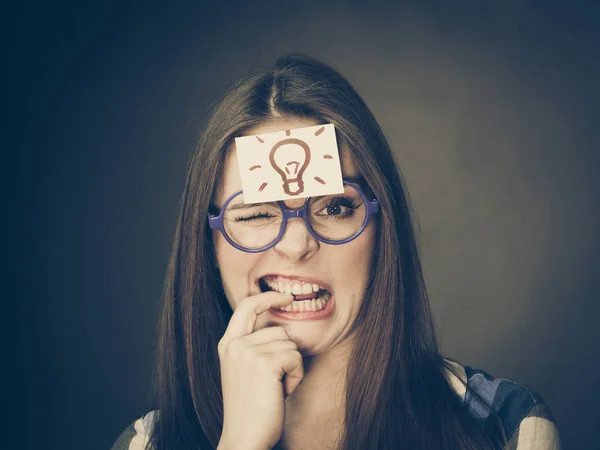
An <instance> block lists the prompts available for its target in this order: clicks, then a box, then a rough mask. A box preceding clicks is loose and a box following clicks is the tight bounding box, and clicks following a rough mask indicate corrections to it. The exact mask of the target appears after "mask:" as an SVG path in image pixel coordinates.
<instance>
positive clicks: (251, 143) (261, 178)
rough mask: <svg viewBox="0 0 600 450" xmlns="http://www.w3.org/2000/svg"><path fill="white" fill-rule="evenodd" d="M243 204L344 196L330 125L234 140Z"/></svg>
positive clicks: (332, 131)
mask: <svg viewBox="0 0 600 450" xmlns="http://www.w3.org/2000/svg"><path fill="white" fill-rule="evenodd" d="M235 144H236V150H237V156H238V165H239V169H240V177H241V181H242V191H243V194H244V203H258V202H271V201H276V200H277V201H279V200H285V199H290V200H291V199H294V198H304V197H315V196H320V195H329V194H339V193H341V192H343V190H344V188H343V182H342V173H341V165H340V164H341V161H340V158H339V152H338V145H337V139H336V132H335V127H334V125H333V124H325V125H312V126H309V127H302V128H293V129H291V130H290V129H288V130H281V131H276V132H267V133H264V134H260V135H258V134H255V135H250V136H241V137H237V138H235Z"/></svg>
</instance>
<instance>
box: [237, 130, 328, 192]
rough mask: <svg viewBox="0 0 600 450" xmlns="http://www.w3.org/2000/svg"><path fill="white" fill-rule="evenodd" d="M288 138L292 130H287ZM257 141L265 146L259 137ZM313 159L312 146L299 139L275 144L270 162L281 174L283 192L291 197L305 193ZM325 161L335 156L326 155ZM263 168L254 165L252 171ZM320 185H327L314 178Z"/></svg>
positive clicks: (260, 190) (318, 131) (262, 185)
mask: <svg viewBox="0 0 600 450" xmlns="http://www.w3.org/2000/svg"><path fill="white" fill-rule="evenodd" d="M324 130H325V127H320V128H319V129H318V130H317V131H315V136H319V135H320V134H321V133H322V132H323V131H324ZM285 134H286V136H290V134H291V130H285ZM256 139H257V140H258V141H259V142H260V143H261V144H263V143H264V140H263V139H261V138H260V137H259V136H256ZM311 158H312V153H311V149H310V146H309V145H308V144H307V143H306V142H305V141H303V140H302V139H298V138H286V139H282V140H280V141H278V142H276V143H275V145H274V146H273V147H272V148H271V151H270V152H269V162H270V164H271V167H272V168H273V169H274V170H275V171H276V172H277V173H278V174H279V176H280V177H281V180H282V183H283V184H282V188H283V191H284V192H285V193H286V194H287V195H290V196H298V195H300V194H302V193H303V192H304V178H303V177H304V173H305V171H306V169H307V168H308V166H309V164H310V162H311ZM323 158H324V159H333V156H331V155H329V154H326V155H324V156H323ZM260 168H262V166H260V165H258V164H257V165H254V166H252V167H250V169H249V170H250V171H253V170H256V169H260ZM313 178H314V180H315V181H317V182H318V183H320V184H323V185H325V184H327V183H326V182H325V180H323V179H322V178H321V177H318V176H315V177H313ZM267 184H268V183H267V182H263V183H262V184H261V185H260V187H259V188H258V191H259V192H262V191H263V189H264V188H265V187H267Z"/></svg>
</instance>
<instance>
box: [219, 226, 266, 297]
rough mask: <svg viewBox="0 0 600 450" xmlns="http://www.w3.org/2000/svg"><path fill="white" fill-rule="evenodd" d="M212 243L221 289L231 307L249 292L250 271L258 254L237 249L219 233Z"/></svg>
mask: <svg viewBox="0 0 600 450" xmlns="http://www.w3.org/2000/svg"><path fill="white" fill-rule="evenodd" d="M214 245H215V251H216V254H217V265H218V269H219V272H220V274H221V281H222V282H223V289H224V291H225V294H226V295H227V299H228V301H229V304H230V305H231V306H232V308H233V307H234V305H236V304H237V303H238V302H239V301H240V300H241V299H242V298H245V297H246V296H248V295H249V294H250V289H251V285H252V281H253V278H252V275H251V271H252V269H253V268H254V267H255V266H256V261H257V259H258V258H259V256H257V255H255V254H252V253H246V252H242V251H240V250H237V249H236V248H234V247H232V246H231V245H230V244H229V243H228V242H227V241H226V240H225V238H223V236H220V235H219V236H215V238H214Z"/></svg>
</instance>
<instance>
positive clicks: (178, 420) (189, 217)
mask: <svg viewBox="0 0 600 450" xmlns="http://www.w3.org/2000/svg"><path fill="white" fill-rule="evenodd" d="M274 117H294V118H312V119H315V120H317V121H319V122H321V123H333V124H334V125H335V127H336V131H337V133H338V138H339V139H340V140H342V141H343V142H345V143H346V144H347V146H348V148H349V149H350V154H351V155H352V158H353V161H354V163H355V164H356V165H357V167H358V169H359V171H360V173H361V175H362V177H363V178H364V180H365V182H366V183H367V184H368V186H369V188H370V190H371V191H372V192H373V194H374V195H375V197H376V198H377V199H378V200H379V203H380V205H381V213H380V217H379V218H378V226H377V239H376V245H375V248H374V257H373V262H372V267H371V277H370V280H369V286H368V289H367V292H368V301H363V302H362V304H361V307H360V310H359V311H358V315H357V317H356V320H355V322H354V324H353V328H352V330H351V332H354V333H355V336H356V341H355V342H360V345H358V346H356V348H355V349H354V350H353V353H352V355H351V358H350V360H349V364H348V369H347V383H346V386H347V390H346V402H345V404H346V412H345V428H344V432H343V434H342V439H341V442H340V444H339V448H340V449H344V450H349V449H361V450H362V449H367V448H368V449H386V448H394V449H400V448H405V449H411V450H413V449H494V448H502V446H503V445H504V441H505V438H504V436H503V433H502V428H501V426H500V424H499V422H497V421H494V420H488V422H487V424H486V428H485V429H483V427H481V426H480V425H479V424H478V423H477V422H476V420H475V419H473V418H472V417H471V415H470V414H469V413H468V411H467V407H466V406H465V404H464V403H462V402H461V399H460V398H459V396H458V395H457V394H456V393H455V392H454V390H453V388H452V387H451V386H450V385H449V383H448V381H447V378H446V375H445V373H446V372H445V371H446V369H449V370H452V368H451V366H449V365H447V364H446V361H445V360H444V359H443V358H442V357H441V355H440V354H439V351H438V347H437V342H436V336H435V330H434V326H433V321H432V314H431V310H430V306H429V300H428V297H427V293H426V290H425V284H424V280H423V274H422V270H421V264H420V260H419V256H418V251H417V245H416V242H415V237H414V226H413V223H412V219H411V217H412V214H411V212H410V203H409V199H408V196H407V191H406V188H405V186H404V183H403V180H402V178H401V174H400V171H399V169H398V167H397V164H396V163H395V161H394V157H393V154H392V151H391V149H390V147H389V145H388V143H387V140H386V138H385V137H384V135H383V132H382V131H381V129H380V127H379V125H378V123H377V121H376V120H375V118H374V117H373V115H372V113H371V112H370V110H369V109H368V107H367V106H366V105H365V103H364V102H363V101H362V99H361V98H360V96H359V95H358V93H357V92H356V91H355V90H354V88H353V87H352V86H351V85H350V83H349V82H348V81H347V80H346V79H345V78H344V77H342V75H340V74H339V73H338V72H337V71H335V70H334V69H333V68H332V67H330V66H329V65H327V64H325V63H323V62H321V61H319V60H317V59H314V58H310V57H307V56H303V55H296V54H294V55H288V56H285V57H282V58H280V59H279V60H277V62H276V63H275V64H274V66H273V67H272V68H270V69H268V70H266V71H264V72H260V73H256V74H253V75H250V76H248V77H246V78H244V79H243V80H241V81H240V82H238V83H237V84H236V85H235V86H233V87H232V88H231V89H230V91H229V92H228V93H227V94H226V95H225V97H224V99H223V100H222V101H221V102H220V103H219V104H218V105H217V106H216V107H215V108H214V110H213V111H212V114H211V115H210V118H209V120H208V122H207V124H206V126H205V129H204V131H203V133H202V135H201V137H200V139H199V142H198V145H197V148H196V150H195V152H194V153H193V155H192V157H191V160H190V163H189V170H188V173H187V180H186V184H185V189H184V193H183V197H182V200H181V205H180V212H179V218H178V222H177V229H176V233H175V238H174V242H173V249H172V254H171V258H170V262H169V267H168V271H167V276H166V281H165V285H164V298H163V306H162V314H161V320H160V325H159V335H158V343H157V364H156V372H155V376H154V382H155V390H156V401H157V404H156V407H157V408H158V409H159V411H160V412H159V420H158V423H157V424H156V425H155V427H154V432H153V433H152V436H151V440H150V442H149V448H156V449H159V450H167V449H170V450H175V449H177V450H181V449H205V448H216V447H217V444H218V442H219V438H220V435H221V429H222V424H223V397H222V391H221V377H220V366H219V358H218V354H217V343H218V341H219V339H220V338H221V337H222V335H223V333H224V332H225V329H226V327H227V324H228V322H229V318H230V317H231V314H232V311H231V308H230V306H229V304H228V302H227V299H226V297H225V293H224V291H223V287H222V283H221V279H220V274H219V272H218V270H217V268H216V267H217V266H216V261H215V255H214V249H213V241H212V234H211V233H212V231H211V230H210V229H209V227H208V226H207V220H206V216H207V212H208V211H209V208H210V203H211V198H212V196H213V194H214V191H215V187H216V186H218V183H219V179H220V176H221V174H222V171H223V166H224V161H225V157H226V154H227V152H228V150H229V148H230V147H231V144H232V140H233V139H234V138H235V137H237V136H240V135H242V134H243V133H244V131H245V130H248V129H249V128H252V127H254V126H256V125H258V124H260V123H263V122H265V121H267V120H269V119H273V118H274ZM481 400H482V399H481ZM488 406H489V405H488ZM494 417H495V416H494V414H492V415H491V418H494ZM276 448H281V444H279V443H278V444H277V446H276Z"/></svg>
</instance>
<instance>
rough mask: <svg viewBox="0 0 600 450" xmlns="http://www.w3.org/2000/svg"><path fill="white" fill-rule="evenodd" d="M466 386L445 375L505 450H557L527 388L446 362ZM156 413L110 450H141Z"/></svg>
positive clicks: (542, 406) (539, 404) (542, 407)
mask: <svg viewBox="0 0 600 450" xmlns="http://www.w3.org/2000/svg"><path fill="white" fill-rule="evenodd" d="M446 360H447V361H448V362H450V364H452V365H453V366H454V367H455V368H456V369H457V371H458V372H459V374H460V376H461V378H462V379H463V380H464V381H466V382H467V387H466V388H465V386H464V385H463V384H462V383H461V382H460V381H459V380H458V379H457V378H456V376H455V375H454V374H453V373H451V372H450V371H447V372H446V378H447V380H448V382H449V384H450V385H451V386H452V387H453V388H454V390H455V391H456V392H457V393H458V395H459V396H460V397H461V399H462V400H463V402H465V403H466V404H467V405H468V408H469V412H470V413H471V415H472V416H473V417H474V418H475V419H476V420H477V421H478V422H479V424H480V425H482V426H483V425H484V424H485V421H486V420H487V418H488V411H487V410H486V408H485V407H484V405H482V404H481V403H480V402H478V401H477V400H476V398H475V397H474V396H473V394H472V393H471V391H476V392H477V393H478V394H480V395H481V396H482V397H483V399H484V400H485V401H486V402H488V403H489V404H491V405H492V409H493V410H494V412H495V413H496V414H498V417H499V418H500V420H501V421H502V425H503V427H504V432H505V433H506V437H507V438H508V444H507V446H506V447H505V449H506V450H560V449H561V443H560V438H559V435H558V429H557V427H556V423H555V422H554V419H553V417H552V413H551V412H550V408H549V407H548V405H547V404H546V403H545V402H544V400H543V399H542V397H540V395H539V394H537V393H536V392H533V391H531V390H529V389H528V388H527V387H525V386H523V385H521V384H518V383H515V382H514V381H512V380H508V379H506V378H492V377H491V376H490V375H489V374H488V373H486V372H484V371H483V370H480V369H473V368H471V367H469V366H462V365H460V364H459V363H458V362H457V361H454V360H451V359H448V358H446ZM157 419H158V411H156V410H154V411H150V412H149V413H148V414H146V415H144V416H142V417H140V418H139V419H137V420H136V421H135V422H133V423H132V424H131V425H129V426H128V427H127V428H126V429H125V431H123V433H122V434H121V435H120V436H119V438H118V439H117V440H116V442H115V443H114V444H113V446H112V448H111V450H144V449H145V446H146V443H147V442H148V437H149V435H150V432H151V431H152V426H153V424H154V422H155V421H156V420H157Z"/></svg>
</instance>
